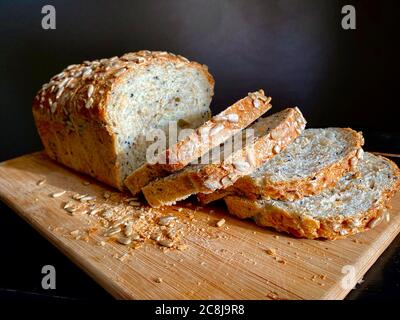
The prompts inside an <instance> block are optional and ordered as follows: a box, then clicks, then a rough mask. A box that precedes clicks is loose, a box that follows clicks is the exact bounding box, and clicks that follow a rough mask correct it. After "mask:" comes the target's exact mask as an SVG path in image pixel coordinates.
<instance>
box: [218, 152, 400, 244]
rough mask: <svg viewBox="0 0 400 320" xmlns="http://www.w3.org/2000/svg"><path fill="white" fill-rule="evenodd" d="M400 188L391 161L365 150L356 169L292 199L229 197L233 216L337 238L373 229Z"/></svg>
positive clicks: (280, 228) (299, 232)
mask: <svg viewBox="0 0 400 320" xmlns="http://www.w3.org/2000/svg"><path fill="white" fill-rule="evenodd" d="M399 187H400V171H399V168H398V167H397V166H396V164H394V163H393V162H392V161H390V160H388V159H386V158H383V157H379V156H375V155H373V154H370V153H365V154H364V159H363V160H361V161H360V162H359V163H358V165H357V167H356V170H355V172H350V173H348V174H346V175H345V176H343V177H342V178H341V179H340V180H339V182H338V183H337V185H336V186H335V187H334V188H332V189H326V190H324V191H323V192H321V193H320V194H318V195H315V196H311V197H307V198H303V199H301V200H295V201H279V200H264V199H263V200H256V201H254V200H249V199H246V198H244V197H238V196H227V197H226V198H225V202H226V204H227V206H228V210H229V212H230V213H231V214H233V215H236V216H238V217H240V218H252V219H254V220H255V222H256V223H257V224H258V225H260V226H267V227H273V228H275V229H277V230H278V231H285V232H288V233H291V234H293V235H294V236H296V237H305V238H310V239H314V238H325V239H336V238H342V237H345V236H348V235H351V234H355V233H358V232H361V231H364V230H367V229H369V228H373V227H374V226H376V225H377V224H378V223H379V222H381V221H382V220H383V217H384V215H383V212H384V211H385V209H386V208H387V207H388V201H389V200H390V199H391V197H392V196H393V195H394V193H395V192H396V191H397V190H398V189H399Z"/></svg>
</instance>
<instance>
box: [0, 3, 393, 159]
mask: <svg viewBox="0 0 400 320" xmlns="http://www.w3.org/2000/svg"><path fill="white" fill-rule="evenodd" d="M395 3H396V2H395V1H366V0H364V1H335V0H314V1H313V0H302V1H296V0H280V1H262V0H250V1H246V0H203V1H200V0H158V1H155V0H147V1H144V0H143V1H106V0H102V1H48V0H46V1H27V0H25V1H23V0H12V1H5V0H1V1H0V39H1V49H0V74H1V77H0V81H1V82H0V94H1V95H0V96H1V100H0V101H1V103H0V117H1V129H0V134H1V137H0V160H6V159H8V158H11V157H14V156H17V155H21V154H24V153H27V152H31V151H36V150H38V149H40V148H41V144H40V141H39V138H38V136H37V134H36V130H35V128H34V124H33V121H32V115H31V111H30V108H31V102H32V99H33V97H34V95H35V92H36V91H37V90H38V89H39V88H40V86H41V85H42V84H43V83H44V82H47V81H48V79H49V78H50V77H51V76H52V75H54V74H55V73H57V72H59V71H60V70H61V69H63V68H64V67H65V66H67V65H68V64H71V63H76V62H81V61H83V60H86V59H95V58H101V57H110V56H114V55H120V54H122V53H124V52H128V51H136V50H140V49H150V50H168V51H171V52H175V53H179V54H182V55H184V56H186V57H188V58H189V59H194V60H197V61H199V62H202V63H204V64H207V65H208V66H209V68H210V70H211V72H212V74H213V75H214V76H215V79H216V92H215V97H214V100H213V102H212V108H213V111H217V110H218V109H220V108H222V107H224V106H226V105H228V104H230V103H231V102H233V101H234V100H236V99H238V98H239V97H241V96H243V95H244V94H246V93H247V92H248V91H250V90H255V89H258V88H264V89H265V90H266V91H267V93H268V94H270V95H271V96H272V97H273V105H274V109H275V111H277V110H279V109H281V108H283V107H284V106H294V105H297V106H299V107H300V108H301V109H302V110H303V112H304V114H305V116H306V118H307V119H308V122H309V126H314V127H315V126H352V127H355V128H356V129H362V130H363V131H364V132H365V134H366V136H367V142H371V141H372V139H374V137H372V138H370V139H368V137H369V136H373V135H374V134H375V133H376V132H379V133H382V132H383V133H391V137H389V136H388V135H383V138H384V139H383V142H382V145H381V146H378V149H379V150H386V151H387V150H388V149H389V150H390V151H393V148H395V147H396V145H395V143H393V140H392V137H393V135H394V134H395V133H396V134H397V135H398V132H400V129H399V127H398V119H397V117H396V115H398V114H399V115H400V112H399V111H398V108H399V107H398V106H397V104H396V101H397V94H398V84H399V79H398V78H399V76H398V74H397V71H396V67H397V68H398V65H399V62H398V59H399V58H398V57H399V55H398V51H397V49H396V45H397V42H398V38H399V34H398V30H399V28H398V26H397V20H398V17H399V14H398V11H397V10H396V5H395ZM45 4H52V5H54V6H55V8H56V13H57V15H56V21H57V24H56V27H57V28H56V30H43V29H42V27H41V19H42V14H41V8H42V6H43V5H45ZM345 4H353V5H354V6H355V8H356V12H357V29H356V30H343V29H342V28H341V19H342V14H341V8H342V6H343V5H345ZM367 146H368V145H367ZM373 148H376V147H375V146H373Z"/></svg>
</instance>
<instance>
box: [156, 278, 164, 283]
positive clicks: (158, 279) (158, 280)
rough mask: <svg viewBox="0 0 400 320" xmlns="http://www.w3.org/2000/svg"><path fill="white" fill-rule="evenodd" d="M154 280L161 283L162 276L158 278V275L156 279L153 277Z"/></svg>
mask: <svg viewBox="0 0 400 320" xmlns="http://www.w3.org/2000/svg"><path fill="white" fill-rule="evenodd" d="M154 281H155V282H157V283H161V282H163V279H162V278H160V277H158V278H157V279H155V280H154Z"/></svg>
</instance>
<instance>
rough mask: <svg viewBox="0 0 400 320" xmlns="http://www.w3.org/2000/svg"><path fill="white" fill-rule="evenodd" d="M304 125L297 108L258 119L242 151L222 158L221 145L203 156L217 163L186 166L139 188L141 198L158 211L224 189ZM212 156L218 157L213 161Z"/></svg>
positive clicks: (283, 144)
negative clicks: (141, 194)
mask: <svg viewBox="0 0 400 320" xmlns="http://www.w3.org/2000/svg"><path fill="white" fill-rule="evenodd" d="M305 123H306V121H305V119H304V118H303V115H302V114H301V112H300V110H299V109H298V108H288V109H285V110H283V111H281V112H278V113H276V114H274V115H272V116H269V117H267V118H262V119H259V120H258V121H257V122H256V123H255V124H253V125H252V126H251V127H250V128H249V129H252V130H248V129H247V130H246V132H247V133H248V132H251V131H253V133H254V134H253V135H252V136H251V138H250V139H247V141H246V142H245V144H244V147H241V148H234V150H233V151H232V152H231V153H229V154H228V155H226V153H225V151H226V150H227V149H228V148H227V143H225V144H224V149H223V150H222V151H220V152H217V153H215V152H214V151H215V150H211V151H210V153H209V154H207V155H208V158H209V159H212V160H215V159H216V160H217V161H212V162H211V163H208V164H194V165H189V166H187V167H185V168H183V169H182V170H181V171H178V172H176V173H173V174H172V175H170V176H167V177H165V178H164V179H159V180H156V181H153V182H151V183H150V184H148V185H147V186H145V187H144V188H142V191H143V194H144V196H145V198H146V200H147V201H148V202H149V204H150V205H151V206H152V207H160V206H163V205H172V204H174V203H175V202H176V201H179V200H183V199H186V198H188V197H189V196H191V195H193V194H197V193H199V192H203V193H211V192H214V191H215V190H218V189H221V188H223V187H228V186H230V185H232V184H233V183H234V182H235V181H236V180H237V179H238V178H240V177H242V176H243V175H247V174H250V173H251V172H253V171H254V170H255V169H257V168H258V167H260V166H261V165H263V164H264V162H265V161H266V160H268V159H270V158H271V157H273V156H275V155H276V154H278V153H279V152H280V151H281V150H283V149H284V148H286V146H287V145H289V144H290V143H291V142H293V140H294V139H296V138H297V137H298V136H299V135H300V134H301V133H302V131H303V130H304V127H305ZM246 136H247V138H249V137H248V135H247V134H246ZM249 140H250V141H249ZM242 145H243V144H242ZM215 154H218V156H217V157H214V155H215ZM206 158H207V157H206ZM202 163H204V162H202Z"/></svg>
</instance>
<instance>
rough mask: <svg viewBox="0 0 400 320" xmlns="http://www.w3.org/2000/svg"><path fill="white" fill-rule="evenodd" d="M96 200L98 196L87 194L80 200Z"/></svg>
mask: <svg viewBox="0 0 400 320" xmlns="http://www.w3.org/2000/svg"><path fill="white" fill-rule="evenodd" d="M92 200H96V196H85V197H82V198H80V199H79V201H80V202H86V201H92Z"/></svg>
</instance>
